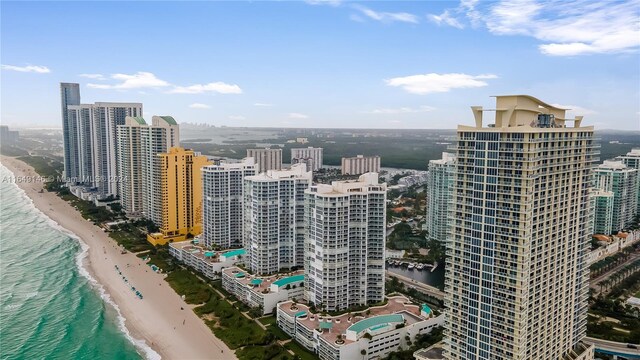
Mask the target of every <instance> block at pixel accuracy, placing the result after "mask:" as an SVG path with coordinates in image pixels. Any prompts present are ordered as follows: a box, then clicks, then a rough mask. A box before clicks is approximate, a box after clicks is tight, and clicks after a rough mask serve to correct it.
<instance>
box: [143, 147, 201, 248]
mask: <svg viewBox="0 0 640 360" xmlns="http://www.w3.org/2000/svg"><path fill="white" fill-rule="evenodd" d="M157 156H158V157H159V158H160V162H159V164H160V173H159V174H158V175H159V178H160V184H161V185H160V193H161V194H162V204H161V209H162V223H161V224H160V225H159V227H160V232H159V233H154V234H149V235H148V236H147V240H149V242H151V243H152V244H154V245H158V244H160V245H163V244H166V243H167V242H174V241H184V240H187V239H189V238H191V237H193V236H196V235H200V233H201V232H202V177H201V169H202V167H204V166H206V165H211V162H209V161H208V160H207V157H206V156H202V155H200V154H199V153H196V152H194V151H193V150H185V149H183V148H180V147H172V148H171V149H169V152H168V153H161V154H158V155H157Z"/></svg>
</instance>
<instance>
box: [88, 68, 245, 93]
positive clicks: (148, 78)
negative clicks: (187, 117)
mask: <svg viewBox="0 0 640 360" xmlns="http://www.w3.org/2000/svg"><path fill="white" fill-rule="evenodd" d="M80 76H84V77H88V78H91V79H97V80H103V79H104V78H102V79H101V78H100V77H99V76H102V75H100V74H81V75H80ZM110 78H111V79H113V80H120V81H121V82H120V83H118V84H94V83H89V84H87V87H90V88H93V89H116V90H129V89H142V88H161V87H169V86H170V87H171V89H170V90H168V91H167V93H169V94H202V93H207V92H216V93H220V94H241V93H242V89H240V87H239V86H238V85H235V84H226V83H224V82H221V81H218V82H212V83H208V84H195V85H189V86H180V85H172V84H170V83H169V82H167V81H164V80H162V79H159V78H158V77H157V76H156V75H154V74H153V73H150V72H145V71H139V72H137V73H135V74H132V75H128V74H113V75H111V77H110Z"/></svg>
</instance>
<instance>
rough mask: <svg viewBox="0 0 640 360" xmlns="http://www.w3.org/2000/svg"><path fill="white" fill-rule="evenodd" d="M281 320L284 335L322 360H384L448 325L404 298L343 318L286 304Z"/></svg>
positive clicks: (280, 312)
mask: <svg viewBox="0 0 640 360" xmlns="http://www.w3.org/2000/svg"><path fill="white" fill-rule="evenodd" d="M277 318H278V320H277V321H278V326H279V327H280V328H281V329H282V330H283V331H284V332H286V333H287V334H289V335H290V336H291V337H292V338H293V339H294V340H296V341H297V342H299V343H300V344H301V345H302V346H304V347H305V348H306V349H308V350H309V351H313V352H315V353H317V354H318V355H319V357H320V359H321V360H337V359H363V360H369V359H381V358H384V357H385V356H387V355H388V354H389V353H391V352H393V351H397V350H400V349H406V348H408V347H409V341H411V342H413V341H415V339H416V336H418V335H421V334H427V333H429V332H431V330H433V329H434V328H435V327H437V326H441V325H442V324H443V323H444V315H440V316H434V314H433V313H432V311H431V309H430V308H429V307H428V306H427V305H422V306H418V305H414V304H411V303H410V301H409V299H407V298H406V297H404V296H393V297H389V298H388V301H387V303H386V304H384V305H381V306H375V307H371V308H369V309H367V310H365V311H362V312H357V313H353V314H352V313H346V314H342V315H339V316H323V315H321V314H320V313H314V312H312V311H311V310H310V309H309V307H308V306H307V305H304V304H298V303H295V302H293V301H286V302H282V303H280V304H278V309H277Z"/></svg>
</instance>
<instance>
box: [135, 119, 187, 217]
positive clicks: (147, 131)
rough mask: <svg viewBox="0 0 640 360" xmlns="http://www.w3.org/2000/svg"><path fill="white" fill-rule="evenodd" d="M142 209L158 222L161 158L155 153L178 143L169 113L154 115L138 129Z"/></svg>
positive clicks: (175, 124)
mask: <svg viewBox="0 0 640 360" xmlns="http://www.w3.org/2000/svg"><path fill="white" fill-rule="evenodd" d="M140 138H141V148H140V156H141V160H140V164H141V167H142V171H141V173H140V175H141V176H142V188H141V191H142V212H143V213H144V215H145V217H146V218H147V219H149V220H151V221H153V222H154V223H155V224H156V225H158V226H160V225H161V224H162V204H163V202H162V191H161V189H162V179H161V177H160V174H161V169H160V167H161V159H160V157H158V154H161V153H162V154H164V153H168V152H169V149H170V148H172V147H180V127H179V125H178V123H177V122H176V120H175V119H174V118H173V117H172V116H154V117H152V118H151V125H147V126H144V127H142V128H141V129H140Z"/></svg>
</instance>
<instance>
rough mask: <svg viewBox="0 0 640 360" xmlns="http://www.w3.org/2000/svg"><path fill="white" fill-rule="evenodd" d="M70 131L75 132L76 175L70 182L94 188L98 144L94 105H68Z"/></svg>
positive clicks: (73, 143) (71, 150)
mask: <svg viewBox="0 0 640 360" xmlns="http://www.w3.org/2000/svg"><path fill="white" fill-rule="evenodd" d="M67 118H68V123H69V129H70V130H71V131H73V135H72V136H71V137H70V139H72V145H73V146H72V149H70V152H72V153H73V154H74V156H73V163H74V165H75V166H74V171H75V175H74V177H72V178H69V180H70V181H69V182H71V183H75V184H82V185H86V186H93V183H94V173H93V171H94V164H93V162H94V159H95V157H96V154H95V152H94V150H95V149H94V144H95V143H96V142H97V138H96V132H95V131H94V123H93V105H87V104H82V105H67Z"/></svg>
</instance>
